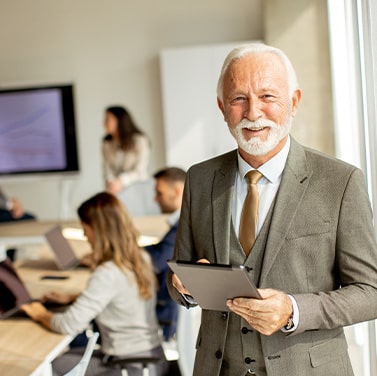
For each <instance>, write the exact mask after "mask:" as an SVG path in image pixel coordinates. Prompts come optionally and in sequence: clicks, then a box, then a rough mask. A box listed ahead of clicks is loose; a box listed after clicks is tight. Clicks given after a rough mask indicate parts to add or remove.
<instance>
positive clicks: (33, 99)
mask: <svg viewBox="0 0 377 376" xmlns="http://www.w3.org/2000/svg"><path fill="white" fill-rule="evenodd" d="M77 155H78V153H77V143H76V131H75V116H74V102H73V86H72V85H61V86H44V87H28V88H17V89H2V90H0V175H13V174H30V173H48V172H74V171H78V170H79V164H78V157H77Z"/></svg>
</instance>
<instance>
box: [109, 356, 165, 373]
mask: <svg viewBox="0 0 377 376" xmlns="http://www.w3.org/2000/svg"><path fill="white" fill-rule="evenodd" d="M163 361H165V359H161V358H159V357H155V356H145V357H133V358H119V357H109V358H108V360H107V361H106V366H108V367H114V368H119V369H121V371H122V376H128V372H130V376H131V375H132V373H131V372H132V368H134V369H135V367H138V366H139V367H141V369H142V375H143V376H149V366H150V365H152V364H157V363H162V362H163ZM166 375H167V374H166Z"/></svg>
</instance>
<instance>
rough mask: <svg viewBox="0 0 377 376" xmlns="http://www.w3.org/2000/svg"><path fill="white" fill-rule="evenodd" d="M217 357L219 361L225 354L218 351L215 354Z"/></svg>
mask: <svg viewBox="0 0 377 376" xmlns="http://www.w3.org/2000/svg"><path fill="white" fill-rule="evenodd" d="M215 357H216V358H217V359H221V358H222V357H223V353H222V352H221V351H220V350H217V351H216V352H215Z"/></svg>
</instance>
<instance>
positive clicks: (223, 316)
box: [221, 312, 228, 320]
mask: <svg viewBox="0 0 377 376" xmlns="http://www.w3.org/2000/svg"><path fill="white" fill-rule="evenodd" d="M221 318H222V319H223V320H226V319H227V318H228V312H221Z"/></svg>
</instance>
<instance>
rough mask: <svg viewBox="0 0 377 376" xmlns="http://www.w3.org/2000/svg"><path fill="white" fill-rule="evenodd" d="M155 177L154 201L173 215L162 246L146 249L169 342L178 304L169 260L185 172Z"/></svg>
mask: <svg viewBox="0 0 377 376" xmlns="http://www.w3.org/2000/svg"><path fill="white" fill-rule="evenodd" d="M153 177H154V179H155V183H156V184H155V192H156V195H155V200H156V202H157V203H158V205H159V207H160V209H161V212H162V213H164V214H170V216H169V218H168V222H169V225H170V229H169V231H168V232H167V233H166V234H165V235H164V237H163V238H162V239H161V241H160V242H159V243H157V244H153V245H149V246H146V247H145V249H146V250H147V251H148V252H149V254H150V255H151V257H152V262H153V267H154V271H155V273H156V276H157V279H158V283H159V289H158V292H157V306H156V311H157V318H158V320H159V322H160V325H161V326H162V331H163V335H164V340H165V341H169V339H171V338H172V337H173V336H174V334H175V332H176V328H177V318H178V305H177V303H176V302H175V301H173V300H172V299H171V297H170V295H169V292H168V289H167V287H166V276H167V272H168V270H169V267H168V264H167V263H166V261H167V260H169V259H171V258H172V257H173V254H174V243H175V235H176V233H177V226H178V220H179V214H180V211H181V204H182V194H183V187H184V183H185V177H186V172H185V171H184V170H182V169H181V168H178V167H167V168H164V169H161V170H159V171H157V172H156V173H155V174H154V175H153Z"/></svg>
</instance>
